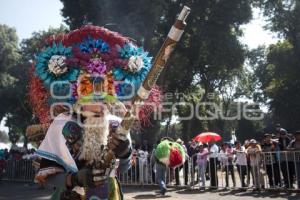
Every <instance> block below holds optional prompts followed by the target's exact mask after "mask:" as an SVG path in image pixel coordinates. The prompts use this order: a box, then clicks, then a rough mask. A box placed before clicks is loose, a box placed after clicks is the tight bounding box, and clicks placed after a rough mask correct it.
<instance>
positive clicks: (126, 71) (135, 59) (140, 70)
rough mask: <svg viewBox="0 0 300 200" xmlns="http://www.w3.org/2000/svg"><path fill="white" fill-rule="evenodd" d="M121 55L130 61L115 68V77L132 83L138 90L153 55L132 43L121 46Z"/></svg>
mask: <svg viewBox="0 0 300 200" xmlns="http://www.w3.org/2000/svg"><path fill="white" fill-rule="evenodd" d="M119 55H120V57H121V59H127V60H128V63H127V65H126V66H119V67H116V68H114V69H113V74H114V77H115V79H116V80H118V81H124V82H125V83H128V84H131V85H132V86H134V87H135V90H137V89H138V88H139V86H140V85H141V83H142V81H143V80H144V79H145V78H146V75H147V74H148V72H149V70H150V67H151V57H148V53H147V52H144V51H143V49H142V48H138V47H136V46H134V45H131V44H126V45H124V47H123V48H120V49H119Z"/></svg>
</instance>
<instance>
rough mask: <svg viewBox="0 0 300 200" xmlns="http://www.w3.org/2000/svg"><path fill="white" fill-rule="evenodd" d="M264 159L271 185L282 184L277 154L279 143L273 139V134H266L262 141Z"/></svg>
mask: <svg viewBox="0 0 300 200" xmlns="http://www.w3.org/2000/svg"><path fill="white" fill-rule="evenodd" d="M261 147H262V151H263V152H264V154H263V156H264V157H263V159H264V162H265V166H266V172H267V175H268V180H269V185H270V187H278V186H281V183H280V170H279V164H278V159H277V156H276V150H277V147H278V145H277V143H276V142H275V141H273V140H272V134H268V133H267V134H265V135H264V140H263V143H262V146H261Z"/></svg>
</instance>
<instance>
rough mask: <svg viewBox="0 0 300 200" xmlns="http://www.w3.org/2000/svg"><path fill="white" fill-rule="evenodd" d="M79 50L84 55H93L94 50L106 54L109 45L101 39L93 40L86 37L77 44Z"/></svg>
mask: <svg viewBox="0 0 300 200" xmlns="http://www.w3.org/2000/svg"><path fill="white" fill-rule="evenodd" d="M79 48H80V50H81V51H82V52H85V53H94V52H95V50H97V51H99V52H100V53H107V52H108V50H109V45H108V44H107V43H106V42H104V41H103V40H102V39H93V38H92V37H88V38H86V39H85V40H84V41H83V42H82V43H80V44H79Z"/></svg>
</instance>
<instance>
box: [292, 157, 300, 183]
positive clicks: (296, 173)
mask: <svg viewBox="0 0 300 200" xmlns="http://www.w3.org/2000/svg"><path fill="white" fill-rule="evenodd" d="M293 155H294V156H293V157H294V158H293V159H294V167H295V175H296V180H297V185H299V183H298V180H299V179H298V170H297V160H296V152H295V151H293ZM298 189H300V188H298Z"/></svg>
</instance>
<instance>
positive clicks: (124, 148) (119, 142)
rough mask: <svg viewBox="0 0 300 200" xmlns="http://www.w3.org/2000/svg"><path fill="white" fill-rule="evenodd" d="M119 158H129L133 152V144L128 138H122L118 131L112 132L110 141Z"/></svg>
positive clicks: (110, 147)
mask: <svg viewBox="0 0 300 200" xmlns="http://www.w3.org/2000/svg"><path fill="white" fill-rule="evenodd" d="M108 147H109V149H111V150H112V151H113V152H114V153H115V156H116V157H117V158H128V157H129V156H130V154H131V146H130V142H129V140H128V139H127V138H126V139H125V140H124V139H121V138H120V137H119V136H118V134H117V133H112V134H111V138H110V140H109V143H108Z"/></svg>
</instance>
